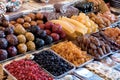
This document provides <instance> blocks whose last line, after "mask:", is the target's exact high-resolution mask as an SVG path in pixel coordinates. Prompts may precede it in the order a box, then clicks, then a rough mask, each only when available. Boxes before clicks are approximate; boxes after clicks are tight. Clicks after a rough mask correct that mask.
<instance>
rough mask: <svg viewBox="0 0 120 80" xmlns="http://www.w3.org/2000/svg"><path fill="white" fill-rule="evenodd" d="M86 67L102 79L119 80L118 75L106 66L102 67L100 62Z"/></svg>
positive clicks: (119, 74)
mask: <svg viewBox="0 0 120 80" xmlns="http://www.w3.org/2000/svg"><path fill="white" fill-rule="evenodd" d="M86 67H87V68H88V69H89V70H91V71H93V72H95V73H96V74H98V75H99V76H101V77H102V78H104V79H105V80H108V79H109V80H119V79H120V73H119V72H118V71H116V70H114V69H112V68H110V67H108V66H105V65H103V64H102V63H100V62H97V61H95V62H92V63H89V64H88V65H86Z"/></svg>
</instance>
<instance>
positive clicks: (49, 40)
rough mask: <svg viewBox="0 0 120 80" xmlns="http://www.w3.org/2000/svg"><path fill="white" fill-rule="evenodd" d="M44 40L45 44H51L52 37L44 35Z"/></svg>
mask: <svg viewBox="0 0 120 80" xmlns="http://www.w3.org/2000/svg"><path fill="white" fill-rule="evenodd" d="M44 40H45V44H51V43H52V42H53V38H52V37H51V36H46V37H45V39H44Z"/></svg>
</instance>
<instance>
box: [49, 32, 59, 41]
mask: <svg viewBox="0 0 120 80" xmlns="http://www.w3.org/2000/svg"><path fill="white" fill-rule="evenodd" d="M51 37H52V38H53V40H54V41H58V40H59V39H60V36H59V35H58V34H57V33H52V34H51Z"/></svg>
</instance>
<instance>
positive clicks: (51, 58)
mask: <svg viewBox="0 0 120 80" xmlns="http://www.w3.org/2000/svg"><path fill="white" fill-rule="evenodd" d="M33 60H34V61H36V62H37V63H38V64H39V65H40V66H41V67H43V68H44V69H46V70H47V71H48V72H50V73H51V74H52V75H53V76H56V77H58V76H60V75H62V74H64V73H66V72H68V71H70V70H71V69H73V68H74V67H73V66H72V65H70V64H69V63H68V62H66V61H65V60H63V59H62V58H60V57H58V56H57V55H56V54H55V53H54V52H52V51H50V50H44V51H42V52H39V53H36V54H34V59H33Z"/></svg>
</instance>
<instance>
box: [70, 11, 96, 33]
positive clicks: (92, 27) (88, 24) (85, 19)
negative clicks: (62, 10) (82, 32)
mask: <svg viewBox="0 0 120 80" xmlns="http://www.w3.org/2000/svg"><path fill="white" fill-rule="evenodd" d="M71 18H72V19H75V20H77V21H79V22H81V23H82V24H84V25H85V26H86V27H87V28H88V31H87V33H93V32H96V31H98V25H97V24H96V23H95V22H93V21H92V20H91V19H90V18H89V17H88V16H87V15H86V14H84V13H80V14H79V15H78V16H72V17H71Z"/></svg>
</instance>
